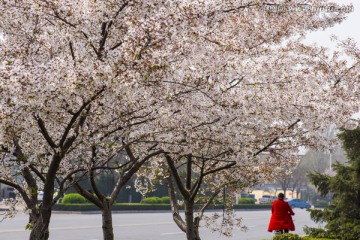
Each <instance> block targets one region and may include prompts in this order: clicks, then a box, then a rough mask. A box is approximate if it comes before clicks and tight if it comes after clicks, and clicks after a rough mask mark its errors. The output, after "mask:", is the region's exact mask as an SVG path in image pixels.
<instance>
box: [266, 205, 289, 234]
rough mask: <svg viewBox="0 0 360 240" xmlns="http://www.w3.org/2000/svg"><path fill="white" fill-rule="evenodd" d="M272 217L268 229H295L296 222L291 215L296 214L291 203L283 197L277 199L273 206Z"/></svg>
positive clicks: (270, 230)
mask: <svg viewBox="0 0 360 240" xmlns="http://www.w3.org/2000/svg"><path fill="white" fill-rule="evenodd" d="M271 212H272V215H271V219H270V224H269V227H268V231H269V232H272V231H273V230H290V231H294V230H295V225H294V222H293V220H292V218H291V215H295V213H294V212H293V210H292V209H291V207H290V205H289V203H287V202H285V201H284V200H283V199H278V200H275V201H274V203H273V205H272V208H271Z"/></svg>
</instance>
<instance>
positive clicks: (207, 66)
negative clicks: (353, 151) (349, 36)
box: [0, 0, 360, 240]
mask: <svg viewBox="0 0 360 240" xmlns="http://www.w3.org/2000/svg"><path fill="white" fill-rule="evenodd" d="M299 4H300V3H299V2H297V1H284V2H283V1H268V2H267V1H259V0H254V1H238V0H228V1H222V0H221V1H220V0H212V1H180V0H179V1H163V0H162V1H160V0H151V1H135V0H134V1H130V0H129V1H126V0H122V1H121V0H107V1H95V0H94V1H90V0H89V1H81V2H80V1H67V0H61V1H55V2H53V1H46V0H30V1H29V0H27V1H14V0H4V1H2V2H1V3H0V16H1V18H2V21H1V22H0V31H1V33H2V34H3V36H4V37H3V39H2V40H1V44H0V50H1V52H2V53H3V55H2V56H0V59H1V62H2V64H3V68H2V69H1V70H0V78H1V84H0V92H1V94H2V98H1V102H0V106H1V110H0V119H1V123H0V124H1V125H0V128H1V145H2V149H3V152H4V154H5V153H6V154H7V155H6V156H5V155H4V156H5V157H4V158H3V162H2V165H3V168H2V169H1V170H0V173H1V175H0V179H1V180H0V181H1V182H2V183H5V184H8V185H11V186H13V187H14V188H15V189H17V191H18V192H19V194H20V195H21V196H22V198H23V199H24V201H25V203H26V206H27V208H29V209H30V211H31V214H30V225H29V226H30V228H31V229H32V232H31V234H30V239H37V240H38V239H40V240H41V239H48V237H49V231H48V226H49V221H50V218H51V207H52V205H53V204H54V203H55V201H56V197H55V198H54V196H53V194H54V189H55V187H57V186H58V187H59V188H61V192H63V191H64V189H65V188H66V186H69V185H71V184H75V182H76V180H75V179H74V178H73V177H71V176H74V174H75V173H76V172H82V171H83V169H86V168H87V169H90V173H91V171H92V170H91V169H92V167H93V166H94V165H92V164H93V162H99V163H100V162H101V161H106V159H111V157H112V156H114V155H116V154H117V153H119V152H121V151H122V150H123V149H124V145H123V144H122V142H123V141H124V142H125V143H126V144H125V146H131V148H132V149H133V151H135V152H136V153H137V155H138V159H137V161H142V160H144V159H147V158H146V156H148V154H149V149H150V150H151V151H154V152H155V151H161V152H164V153H166V154H167V156H177V157H179V156H181V158H174V159H172V160H171V161H170V162H169V161H167V163H171V164H173V166H179V164H181V161H182V159H183V158H182V157H184V156H189V155H190V154H191V155H192V156H198V158H196V159H198V160H200V161H201V159H207V158H209V159H212V158H213V157H214V156H217V154H220V153H223V152H228V151H230V150H231V154H227V155H226V161H228V162H235V163H236V164H237V165H240V166H253V168H254V169H255V170H256V171H257V170H258V169H260V170H261V171H260V173H261V174H259V176H258V178H259V179H261V178H265V177H268V176H269V175H271V174H272V172H273V170H274V169H276V167H278V166H282V167H286V166H287V165H288V164H291V161H289V160H288V159H292V153H293V152H294V151H295V150H296V149H297V148H298V147H299V146H301V145H312V146H319V145H321V144H322V140H323V139H319V134H316V132H315V131H321V130H323V129H325V128H326V126H327V124H328V123H335V124H337V123H338V124H342V123H344V122H346V121H347V120H348V118H349V116H351V114H352V113H353V112H356V111H357V110H358V106H357V93H356V89H357V88H358V84H359V82H358V79H359V72H360V71H359V64H358V62H359V50H358V48H357V47H356V44H354V43H353V42H352V41H351V40H348V41H343V42H341V43H340V45H341V46H340V47H339V49H340V50H341V49H342V50H341V52H340V50H339V52H335V53H334V54H333V55H332V56H329V54H328V53H327V50H326V49H325V48H321V47H316V46H306V45H304V44H301V41H300V40H301V37H302V36H303V35H305V34H306V33H307V31H311V30H318V29H324V28H327V27H330V26H332V25H334V24H335V23H339V22H341V21H342V20H343V19H344V17H345V15H346V14H345V13H344V12H342V11H340V10H341V8H339V6H338V5H333V8H332V9H333V11H329V12H319V11H304V6H311V9H320V8H321V7H322V6H325V5H326V4H329V3H328V1H307V3H306V4H307V5H299ZM300 7H302V8H300ZM335 10H337V11H335ZM342 53H344V54H345V55H346V58H342V56H343V55H342ZM94 149H95V150H94ZM209 149H211V151H209ZM263 151H269V152H270V157H269V158H268V159H266V160H265V161H263V162H261V161H259V160H258V159H257V158H256V156H257V155H258V154H259V153H261V152H263ZM10 154H11V156H14V157H15V159H13V158H12V157H9V156H10ZM176 159H178V160H179V161H180V162H176ZM153 162H154V164H155V165H154V167H153V169H154V170H155V168H156V166H158V165H156V163H157V162H159V161H153ZM171 164H170V165H169V166H170V168H171ZM194 164H198V165H199V166H201V162H200V163H197V162H196V160H194ZM225 166H226V165H225ZM221 167H222V165H221V164H215V165H214V169H215V170H216V169H219V168H221ZM15 168H16V169H18V170H19V172H20V174H21V176H22V178H23V181H21V182H18V181H17V178H16V174H11V171H10V170H11V169H15ZM195 170H196V171H201V167H200V168H197V169H195ZM209 171H210V172H212V171H214V170H212V169H208V170H206V172H209ZM221 172H223V171H219V173H221ZM224 172H225V171H224ZM171 173H172V174H175V173H176V171H171ZM204 173H205V172H204ZM173 176H175V175H173ZM200 176H201V175H200ZM218 176H219V179H218V180H217V181H215V182H217V183H218V184H219V185H222V184H224V182H222V179H223V176H222V175H221V174H218ZM195 182H196V181H195ZM200 182H201V181H200ZM190 185H192V184H190ZM187 186H188V185H186V184H185V187H187ZM192 186H196V184H195V185H192ZM192 186H190V187H192ZM195 188H197V186H196V187H195ZM40 189H41V190H43V191H44V200H43V203H42V204H40V205H39V204H37V203H36V195H37V192H38V190H40ZM186 191H190V189H186ZM195 194H196V193H195ZM96 195H97V198H98V199H99V200H102V199H103V198H102V197H101V194H96ZM94 202H95V199H94ZM100 205H101V204H99V206H100ZM188 227H192V226H191V224H189V225H188ZM196 237H197V236H196ZM196 237H194V236H193V235H191V236H188V239H197V238H196Z"/></svg>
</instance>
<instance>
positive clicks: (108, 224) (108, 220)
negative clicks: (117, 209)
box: [101, 198, 114, 240]
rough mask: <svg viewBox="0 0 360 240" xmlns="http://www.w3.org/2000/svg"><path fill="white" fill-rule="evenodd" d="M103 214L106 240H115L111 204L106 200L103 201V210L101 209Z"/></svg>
mask: <svg viewBox="0 0 360 240" xmlns="http://www.w3.org/2000/svg"><path fill="white" fill-rule="evenodd" d="M101 212H102V229H103V236H104V240H114V231H113V224H112V213H111V204H110V202H109V201H108V199H106V198H105V199H104V201H103V208H102V209H101Z"/></svg>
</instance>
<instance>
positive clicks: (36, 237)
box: [29, 208, 51, 240]
mask: <svg viewBox="0 0 360 240" xmlns="http://www.w3.org/2000/svg"><path fill="white" fill-rule="evenodd" d="M50 218H51V208H50V209H41V210H40V211H39V212H38V213H36V212H32V213H30V224H31V233H30V238H29V240H48V239H49V235H50V234H49V224H50Z"/></svg>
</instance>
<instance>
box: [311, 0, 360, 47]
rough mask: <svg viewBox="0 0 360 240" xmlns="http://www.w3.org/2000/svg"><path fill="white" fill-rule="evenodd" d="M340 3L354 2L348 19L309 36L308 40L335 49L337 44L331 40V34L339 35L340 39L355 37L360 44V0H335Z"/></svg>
mask: <svg viewBox="0 0 360 240" xmlns="http://www.w3.org/2000/svg"><path fill="white" fill-rule="evenodd" d="M333 1H334V2H337V3H339V4H349V3H352V4H353V6H354V7H353V11H352V12H351V13H349V14H348V17H347V19H346V20H344V21H343V22H342V23H341V24H337V25H335V26H334V27H332V28H329V29H327V30H325V31H317V32H313V33H310V34H309V35H308V36H307V38H306V39H307V40H306V42H316V43H317V44H319V45H324V46H327V47H329V48H332V49H335V46H336V44H335V43H334V42H332V41H331V40H330V36H331V35H337V36H338V37H339V39H346V38H349V37H351V38H353V39H355V40H356V42H357V44H358V46H360V30H359V29H360V0H333Z"/></svg>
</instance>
